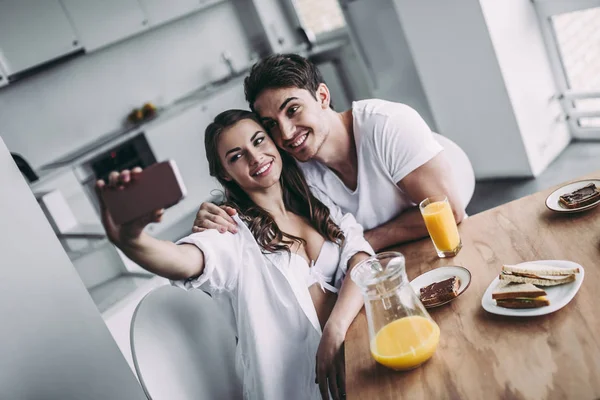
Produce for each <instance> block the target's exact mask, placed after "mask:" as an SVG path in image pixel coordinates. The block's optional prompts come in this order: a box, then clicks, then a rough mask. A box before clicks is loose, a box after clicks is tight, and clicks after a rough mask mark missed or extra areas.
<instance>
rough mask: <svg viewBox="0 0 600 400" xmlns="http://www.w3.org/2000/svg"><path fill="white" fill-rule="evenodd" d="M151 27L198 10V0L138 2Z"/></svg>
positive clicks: (141, 0)
mask: <svg viewBox="0 0 600 400" xmlns="http://www.w3.org/2000/svg"><path fill="white" fill-rule="evenodd" d="M139 2H140V4H141V5H142V8H143V9H144V11H145V12H146V15H147V16H148V21H149V23H150V24H151V25H159V24H162V23H164V22H167V21H170V20H173V19H175V18H179V17H182V16H184V15H186V14H189V13H192V12H194V11H196V10H197V9H199V8H200V0H170V1H168V2H166V1H164V0H139Z"/></svg>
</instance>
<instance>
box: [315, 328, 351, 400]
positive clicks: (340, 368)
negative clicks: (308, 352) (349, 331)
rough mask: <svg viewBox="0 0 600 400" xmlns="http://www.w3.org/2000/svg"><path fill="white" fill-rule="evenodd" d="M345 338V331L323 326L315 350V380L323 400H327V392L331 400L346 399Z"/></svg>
mask: <svg viewBox="0 0 600 400" xmlns="http://www.w3.org/2000/svg"><path fill="white" fill-rule="evenodd" d="M345 338H346V331H345V330H343V329H340V328H338V327H337V326H335V325H334V324H329V323H327V324H325V328H324V329H323V336H321V342H320V343H319V349H318V350H317V367H316V374H317V377H316V379H315V383H317V384H318V385H319V390H320V391H321V397H322V398H323V400H329V392H331V395H332V396H333V400H341V399H344V398H345V397H346V370H345V367H344V339H345ZM327 389H329V392H328V390H327Z"/></svg>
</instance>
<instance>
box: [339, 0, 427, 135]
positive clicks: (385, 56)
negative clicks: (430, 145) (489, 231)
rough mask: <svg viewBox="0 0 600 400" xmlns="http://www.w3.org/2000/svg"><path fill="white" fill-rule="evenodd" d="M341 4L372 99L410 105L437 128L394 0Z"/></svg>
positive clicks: (355, 0) (343, 1) (351, 0)
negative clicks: (362, 65)
mask: <svg viewBox="0 0 600 400" xmlns="http://www.w3.org/2000/svg"><path fill="white" fill-rule="evenodd" d="M340 4H341V6H342V11H343V12H344V17H345V18H346V23H347V26H348V30H349V32H350V38H351V41H352V45H353V47H354V49H355V51H356V53H357V54H358V55H360V58H361V59H362V62H363V63H364V66H365V71H366V75H367V77H368V81H369V84H370V87H371V92H372V93H371V95H372V97H375V98H380V99H384V100H389V101H396V102H400V103H405V104H408V105H409V106H411V107H413V108H414V109H416V110H417V111H418V112H419V114H421V116H422V117H423V118H424V119H425V121H427V123H428V124H429V126H430V127H432V128H435V126H434V121H433V115H432V114H431V110H430V108H429V103H428V101H427V98H426V96H425V92H424V90H423V87H422V85H421V80H420V78H419V75H418V73H417V68H416V66H415V64H414V61H413V59H412V54H411V51H410V48H409V47H408V43H407V41H406V36H405V34H404V30H403V29H402V26H401V25H400V19H399V18H398V14H397V13H396V9H395V6H394V2H393V0H341V1H340Z"/></svg>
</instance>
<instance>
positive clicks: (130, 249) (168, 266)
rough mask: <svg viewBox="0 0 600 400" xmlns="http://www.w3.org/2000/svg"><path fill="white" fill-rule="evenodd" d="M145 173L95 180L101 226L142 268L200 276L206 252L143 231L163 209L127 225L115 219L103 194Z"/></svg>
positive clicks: (168, 274) (172, 275) (175, 276)
mask: <svg viewBox="0 0 600 400" xmlns="http://www.w3.org/2000/svg"><path fill="white" fill-rule="evenodd" d="M141 172H142V169H141V168H134V169H133V170H131V171H129V170H124V171H121V172H120V173H118V172H113V173H111V174H110V176H109V183H108V184H106V183H105V182H104V181H102V180H99V181H98V182H96V194H97V195H98V200H99V202H100V212H101V218H102V225H103V226H104V229H105V230H106V234H107V236H108V239H109V240H110V241H111V242H112V243H113V244H115V246H117V247H118V248H119V249H121V250H122V251H123V253H125V255H127V257H129V258H130V259H132V260H133V261H134V262H135V263H137V264H139V265H140V266H141V267H142V268H144V269H146V270H148V271H150V272H152V273H154V274H156V275H160V276H163V277H165V278H168V279H171V280H181V279H188V278H192V277H197V276H199V275H200V274H201V273H202V271H203V270H204V255H203V253H202V251H201V250H200V249H199V248H198V247H196V246H193V245H189V244H184V245H176V244H174V243H172V242H167V241H163V240H158V239H156V238H153V237H152V236H150V235H148V234H146V233H145V232H144V227H145V226H146V225H148V224H149V223H151V222H159V221H160V220H161V218H162V214H163V212H164V210H155V211H154V212H152V213H150V214H149V215H146V216H143V217H141V218H138V219H137V220H135V221H132V222H129V223H127V224H122V225H118V224H116V223H115V222H114V220H113V218H112V216H111V214H110V212H109V210H108V209H107V207H106V204H105V203H104V200H103V197H102V193H103V191H107V190H122V189H123V188H125V187H126V186H127V185H129V184H130V183H131V182H132V181H133V180H135V179H136V177H137V176H139V174H140V173H141Z"/></svg>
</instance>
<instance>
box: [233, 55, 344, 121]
mask: <svg viewBox="0 0 600 400" xmlns="http://www.w3.org/2000/svg"><path fill="white" fill-rule="evenodd" d="M321 83H325V81H324V80H323V76H322V75H321V72H320V71H319V69H318V68H317V66H316V65H315V64H313V63H312V62H311V61H309V60H307V59H306V58H304V57H302V56H299V55H298V54H273V55H270V56H268V57H266V58H264V59H262V60H261V61H259V62H257V63H256V64H254V65H253V66H252V69H251V70H250V75H249V76H247V77H246V79H244V93H245V94H246V101H248V104H249V105H250V109H252V110H253V111H255V110H254V102H256V98H257V97H258V96H259V95H260V94H261V93H262V92H263V91H264V90H266V89H279V88H289V87H296V88H299V89H306V90H308V91H309V92H310V94H311V95H312V96H313V97H314V98H315V99H316V98H317V97H316V92H317V88H318V87H319V85H320V84H321ZM330 106H331V108H333V106H332V105H331V102H330Z"/></svg>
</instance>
